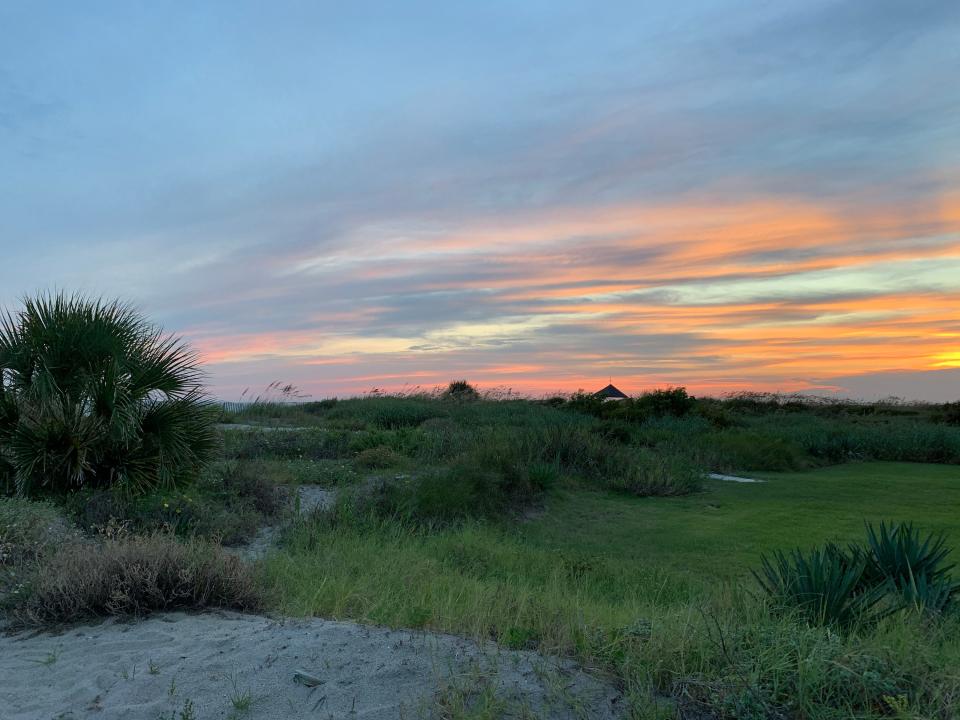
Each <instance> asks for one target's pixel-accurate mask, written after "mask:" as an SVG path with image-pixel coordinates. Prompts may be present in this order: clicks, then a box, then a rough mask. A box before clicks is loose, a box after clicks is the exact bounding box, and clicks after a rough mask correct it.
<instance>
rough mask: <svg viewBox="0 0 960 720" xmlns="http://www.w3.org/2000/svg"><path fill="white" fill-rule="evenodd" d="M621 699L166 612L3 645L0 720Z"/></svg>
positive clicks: (497, 662)
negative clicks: (1, 718)
mask: <svg viewBox="0 0 960 720" xmlns="http://www.w3.org/2000/svg"><path fill="white" fill-rule="evenodd" d="M618 698H619V695H618V693H617V691H616V690H615V689H614V688H613V686H612V685H609V684H607V683H605V682H603V681H601V680H599V679H597V678H595V677H592V676H590V675H588V674H586V673H585V672H584V671H583V670H582V669H580V668H579V667H577V666H576V665H575V664H574V663H572V662H570V661H567V660H561V659H557V658H546V657H543V656H541V655H538V654H536V653H533V652H525V651H508V650H504V649H501V648H498V647H497V646H496V645H494V644H492V643H485V644H478V643H476V642H473V641H470V640H467V639H464V638H460V637H455V636H451V635H441V634H433V633H425V632H414V631H399V630H390V629H387V628H380V627H368V626H362V625H357V624H353V623H347V622H336V621H330V620H320V619H309V620H277V619H270V618H266V617H261V616H254V615H242V614H238V613H222V612H216V613H203V614H183V613H170V614H164V615H157V616H153V617H151V618H148V619H145V620H141V621H135V622H123V621H119V620H115V619H110V620H106V621H103V622H101V623H98V624H90V625H83V626H75V627H71V628H69V629H64V630H61V631H59V632H50V631H42V632H37V631H31V632H19V633H16V634H7V635H5V636H0V717H3V718H4V720H39V719H47V718H58V719H62V720H69V719H78V718H98V719H100V720H121V719H123V720H138V719H140V718H144V719H149V720H158V719H159V718H163V719H164V720H166V719H171V718H172V719H174V720H190V719H191V718H195V719H196V720H208V719H213V718H223V719H228V718H236V719H239V718H248V719H249V720H286V719H290V720H294V719H296V718H331V717H332V718H341V717H351V718H370V719H381V718H382V719H386V718H416V717H421V716H428V717H429V716H431V715H433V714H434V711H435V710H436V709H437V708H438V707H444V704H446V705H447V706H449V707H454V706H456V705H457V704H458V703H461V702H464V701H466V702H476V703H484V702H495V703H502V704H503V709H504V710H505V711H510V710H513V711H514V712H517V713H519V712H520V711H521V710H525V711H527V712H528V713H529V714H531V715H532V716H533V717H538V718H540V717H543V718H557V719H558V720H559V719H561V718H613V717H617V715H618V712H617V710H618V707H619V701H618ZM511 714H512V713H511Z"/></svg>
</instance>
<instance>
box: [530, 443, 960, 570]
mask: <svg viewBox="0 0 960 720" xmlns="http://www.w3.org/2000/svg"><path fill="white" fill-rule="evenodd" d="M744 474H747V473H744ZM749 476H750V477H752V478H757V479H763V480H766V482H764V483H756V484H745V483H735V482H727V481H719V480H711V481H709V482H708V483H707V486H706V491H705V492H703V493H698V494H695V495H690V496H686V497H680V498H630V497H623V496H618V495H614V494H610V493H598V492H581V491H577V492H567V493H563V494H562V496H561V497H560V498H557V499H554V500H553V501H552V502H551V503H550V512H549V513H547V514H546V515H545V516H544V517H543V518H542V519H541V520H539V521H538V522H536V523H529V524H526V525H524V526H522V527H521V528H520V529H519V530H518V532H519V534H520V536H521V537H522V538H523V541H524V543H525V544H530V545H532V546H551V547H555V548H559V549H566V550H569V551H578V552H586V553H595V554H597V555H604V556H606V557H607V558H610V559H616V560H617V561H619V562H623V563H629V564H635V563H643V564H653V565H660V566H663V567H665V568H670V569H672V570H675V571H677V572H686V573H693V574H695V575H697V576H699V577H703V578H708V579H735V578H737V577H740V576H743V575H745V574H749V568H751V567H755V566H756V565H757V560H758V557H759V556H760V554H761V553H763V552H766V551H769V550H772V549H776V548H780V549H786V548H791V547H796V546H810V545H813V544H817V543H821V542H824V541H828V540H829V541H837V542H846V541H852V540H858V539H862V538H863V536H864V521H871V522H879V521H881V520H887V521H891V520H892V521H913V522H914V523H915V524H916V525H917V526H919V527H922V528H924V529H929V530H933V531H944V532H946V533H947V534H948V535H949V536H950V538H951V539H952V540H953V541H954V543H955V545H956V546H957V547H958V550H957V557H956V558H955V560H956V561H957V562H960V467H958V466H950V465H927V464H918V463H885V462H869V463H849V464H846V465H838V466H834V467H829V468H824V469H820V470H812V471H805V472H794V473H749Z"/></svg>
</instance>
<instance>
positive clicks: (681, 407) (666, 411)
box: [636, 387, 696, 417]
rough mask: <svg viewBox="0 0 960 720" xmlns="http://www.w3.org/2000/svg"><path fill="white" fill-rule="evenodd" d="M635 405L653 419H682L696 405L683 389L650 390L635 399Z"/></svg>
mask: <svg viewBox="0 0 960 720" xmlns="http://www.w3.org/2000/svg"><path fill="white" fill-rule="evenodd" d="M636 404H637V405H638V406H639V407H640V408H643V409H646V410H647V411H648V412H649V414H650V415H653V416H655V417H657V416H661V415H673V416H675V417H683V416H684V415H686V414H687V413H688V412H690V411H691V410H692V409H693V408H694V406H695V405H696V400H695V399H694V398H692V397H690V396H689V395H688V394H687V389H686V388H683V387H675V388H667V389H666V390H652V391H651V392H648V393H644V394H643V395H641V396H640V397H638V398H637V400H636Z"/></svg>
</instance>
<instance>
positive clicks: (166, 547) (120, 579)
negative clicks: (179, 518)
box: [9, 533, 261, 625]
mask: <svg viewBox="0 0 960 720" xmlns="http://www.w3.org/2000/svg"><path fill="white" fill-rule="evenodd" d="M214 607H215V608H232V609H236V610H243V611H249V610H257V609H259V608H260V607H261V598H260V594H259V592H258V591H257V589H256V585H255V583H254V580H253V577H252V576H251V574H250V572H249V570H248V569H247V568H246V566H245V565H244V564H243V562H242V561H241V560H239V559H238V558H236V557H234V556H232V555H227V554H226V553H224V552H223V551H222V550H221V549H220V547H219V546H217V545H214V544H211V543H209V542H206V541H202V540H196V539H195V540H189V541H186V542H180V541H178V540H176V539H175V538H174V537H173V536H171V535H168V534H162V533H161V534H154V535H150V536H146V537H139V536H130V537H122V538H119V539H111V540H104V541H101V542H99V543H90V542H86V543H68V544H66V545H63V546H62V547H60V548H59V549H58V550H57V551H56V552H54V553H53V554H51V555H49V556H48V557H47V558H46V559H44V560H42V561H41V562H39V563H38V564H37V566H36V569H35V571H34V574H33V578H32V579H31V582H30V588H29V592H26V593H25V594H24V595H23V596H22V597H21V598H20V599H19V600H18V602H17V603H16V604H15V605H14V606H13V607H12V608H11V610H10V612H9V615H10V617H11V618H12V619H13V620H14V622H15V623H18V624H22V625H48V624H53V623H65V622H75V621H78V620H82V619H84V618H88V617H94V616H100V615H135V616H142V615H147V614H149V613H151V612H154V611H164V610H175V609H179V610H198V609H202V608H214Z"/></svg>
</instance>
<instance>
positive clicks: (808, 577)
mask: <svg viewBox="0 0 960 720" xmlns="http://www.w3.org/2000/svg"><path fill="white" fill-rule="evenodd" d="M865 569H866V562H865V560H863V559H862V558H860V557H857V556H856V555H849V554H847V553H846V552H844V550H843V549H841V548H839V547H837V546H836V545H825V546H824V547H822V548H815V549H813V550H810V551H809V552H806V553H804V552H802V551H800V550H793V551H791V552H790V553H789V554H788V553H783V552H781V551H775V552H774V553H773V555H772V557H770V558H768V557H766V556H764V557H762V558H761V569H760V571H759V572H757V571H755V572H754V573H753V575H754V577H755V578H756V580H757V582H758V583H759V584H760V586H761V587H762V588H763V590H764V591H765V592H766V593H767V595H768V596H769V597H770V599H771V600H772V601H773V603H774V604H775V606H776V607H779V608H782V609H785V610H788V611H790V612H798V613H799V614H800V615H801V616H803V617H804V618H805V619H807V620H808V621H810V622H812V623H814V624H817V625H837V626H840V627H849V626H850V625H853V624H854V623H857V622H861V621H869V620H872V619H876V618H877V617H878V615H877V605H878V603H880V601H881V600H883V598H884V595H885V588H884V587H876V586H874V587H864V584H863V579H864V572H865Z"/></svg>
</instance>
